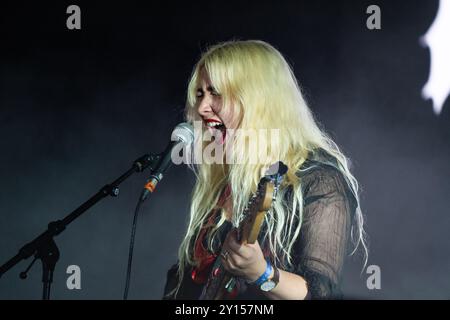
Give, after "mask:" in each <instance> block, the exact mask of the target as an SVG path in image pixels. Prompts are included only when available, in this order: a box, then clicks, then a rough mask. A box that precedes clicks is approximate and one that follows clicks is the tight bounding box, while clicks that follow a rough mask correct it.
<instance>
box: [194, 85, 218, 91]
mask: <svg viewBox="0 0 450 320" xmlns="http://www.w3.org/2000/svg"><path fill="white" fill-rule="evenodd" d="M206 90H207V91H209V92H217V90H216V89H215V88H214V87H213V86H208V87H207V88H206ZM198 91H201V92H203V88H198V89H197V92H198Z"/></svg>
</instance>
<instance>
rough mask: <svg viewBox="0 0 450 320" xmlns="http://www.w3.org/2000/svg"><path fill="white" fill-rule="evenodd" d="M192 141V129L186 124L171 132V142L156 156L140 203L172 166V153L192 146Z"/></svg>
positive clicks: (179, 125)
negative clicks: (156, 158) (180, 148)
mask: <svg viewBox="0 0 450 320" xmlns="http://www.w3.org/2000/svg"><path fill="white" fill-rule="evenodd" d="M193 141H194V129H193V128H192V125H190V124H189V123H187V122H182V123H179V124H178V125H177V126H176V127H175V129H174V130H173V131H172V136H171V141H170V143H169V144H168V145H167V147H166V148H165V150H164V151H163V152H162V153H160V154H159V155H158V160H157V162H156V165H155V166H154V167H153V168H152V174H151V175H150V178H149V179H148V181H147V183H146V184H145V186H144V190H142V194H141V201H144V200H145V199H146V198H147V197H148V196H149V194H150V193H152V192H153V191H155V189H156V185H157V184H158V183H159V182H160V181H161V180H162V178H163V176H164V173H165V172H166V171H167V169H169V168H170V167H171V166H172V163H173V162H172V151H175V150H179V149H178V147H179V146H181V147H184V146H188V145H190V144H192V142H193Z"/></svg>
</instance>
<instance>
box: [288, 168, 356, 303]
mask: <svg viewBox="0 0 450 320" xmlns="http://www.w3.org/2000/svg"><path fill="white" fill-rule="evenodd" d="M302 179H303V180H302V183H303V188H304V191H303V195H304V211H303V221H302V226H301V229H300V235H299V238H298V239H297V242H296V246H295V249H294V250H295V255H296V256H297V259H296V260H297V261H296V263H295V265H296V270H295V273H297V274H299V275H301V276H302V277H303V278H304V279H305V280H306V282H307V286H308V295H307V298H309V299H336V298H341V291H340V276H341V270H342V266H343V263H344V258H345V255H346V252H347V243H348V240H349V236H350V228H351V221H352V216H353V212H354V210H355V208H356V207H355V203H356V202H355V201H354V197H353V195H352V194H351V192H350V189H349V187H348V184H347V182H346V180H345V178H344V176H343V175H342V173H341V172H340V171H338V170H337V169H336V168H334V167H332V166H327V165H323V166H320V167H317V168H315V169H313V170H311V171H310V172H308V173H307V174H305V175H304V176H303V178H302Z"/></svg>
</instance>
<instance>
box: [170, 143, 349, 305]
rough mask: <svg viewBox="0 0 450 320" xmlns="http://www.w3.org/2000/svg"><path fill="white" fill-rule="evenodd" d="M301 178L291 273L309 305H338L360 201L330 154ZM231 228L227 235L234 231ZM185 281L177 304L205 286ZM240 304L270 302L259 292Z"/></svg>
mask: <svg viewBox="0 0 450 320" xmlns="http://www.w3.org/2000/svg"><path fill="white" fill-rule="evenodd" d="M298 175H299V176H300V178H301V179H302V180H301V181H302V191H303V197H304V209H303V210H304V212H303V222H302V226H301V229H300V234H299V237H298V238H297V240H296V242H295V244H294V247H293V259H294V260H293V261H294V267H292V268H289V269H285V270H286V271H289V272H293V273H296V274H298V275H300V276H302V277H303V278H304V279H305V280H306V282H307V286H308V295H307V299H338V298H341V297H342V294H341V290H340V282H341V281H340V280H341V273H342V266H343V263H344V258H345V256H346V253H347V252H348V251H347V249H348V243H349V237H350V230H351V226H352V221H353V219H354V215H355V210H356V206H357V203H356V199H355V197H354V196H353V194H352V193H351V191H350V188H349V185H348V182H347V180H346V178H345V176H344V175H343V174H342V173H341V172H340V171H339V170H338V169H337V164H336V161H335V159H334V158H332V157H331V156H329V155H328V154H326V153H324V152H315V153H314V156H311V157H309V158H308V159H307V161H305V162H304V164H303V165H302V167H301V168H300V170H299V171H298ZM230 227H231V223H229V222H228V223H227V222H226V223H225V224H224V225H222V226H221V228H224V232H223V234H226V232H227V231H228V230H229V229H230ZM176 270H177V264H175V265H173V266H172V267H171V268H170V270H169V271H168V273H167V281H166V285H165V289H164V297H163V299H173V298H174V297H173V296H166V295H167V293H168V292H170V291H171V290H172V289H173V288H174V287H175V286H176V284H177V282H176V281H177V277H176ZM190 271H191V269H190V268H187V269H186V270H185V277H184V279H183V282H182V286H181V288H180V290H179V292H178V294H177V297H176V299H197V298H198V297H199V296H200V293H201V290H202V285H199V284H196V283H194V282H193V281H192V279H191V278H190V276H191V272H190ZM237 299H249V300H252V299H258V300H265V299H267V298H266V297H265V296H264V295H263V294H262V293H261V292H260V291H259V289H257V288H254V287H252V286H249V287H247V289H246V290H245V292H243V293H241V294H240V295H239V296H238V297H237Z"/></svg>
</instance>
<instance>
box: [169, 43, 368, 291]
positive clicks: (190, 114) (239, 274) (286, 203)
mask: <svg viewBox="0 0 450 320" xmlns="http://www.w3.org/2000/svg"><path fill="white" fill-rule="evenodd" d="M186 115H187V119H188V121H189V122H194V121H201V122H202V124H203V130H205V131H208V132H210V133H212V134H213V135H214V136H215V137H216V139H215V141H214V142H215V143H218V144H220V145H223V146H225V150H226V151H225V154H224V156H223V158H225V157H226V156H229V157H228V158H227V161H223V162H222V163H206V162H203V163H200V164H198V165H197V166H196V168H195V171H196V177H197V181H196V185H195V189H194V192H193V195H192V201H191V209H190V216H189V223H188V226H187V231H186V233H185V236H184V239H183V241H182V243H181V245H180V247H179V251H178V261H177V263H176V264H175V265H174V266H173V267H172V268H171V269H170V270H169V271H168V274H167V282H166V286H165V292H164V299H198V298H199V296H200V295H201V293H202V289H203V287H204V286H205V283H206V281H207V278H208V276H209V274H210V272H211V268H212V265H213V264H214V261H215V260H216V259H222V261H221V262H222V265H223V267H224V268H225V269H226V270H227V271H228V272H230V273H231V274H232V275H234V276H235V278H236V279H237V281H238V282H239V284H240V285H239V286H236V287H237V288H239V290H238V292H236V291H233V292H232V294H231V293H230V296H229V297H227V298H234V299H333V298H339V297H341V292H340V279H341V272H342V266H343V262H344V258H345V256H346V255H347V254H348V253H349V247H350V241H349V240H352V242H353V246H352V247H353V248H354V250H353V252H355V250H356V249H357V248H358V246H361V247H362V249H363V251H364V255H365V257H366V259H367V248H366V244H365V240H364V230H363V217H362V213H361V209H360V206H359V196H358V183H357V181H356V179H355V178H354V176H353V175H352V173H351V172H350V170H349V165H348V162H347V158H346V157H345V155H344V154H343V153H342V152H341V151H340V149H339V148H338V146H337V145H336V144H335V143H334V142H333V141H332V139H331V138H330V137H329V136H328V135H327V134H326V133H325V132H324V131H323V130H322V129H321V128H320V126H319V125H318V123H317V122H316V121H315V119H314V117H313V115H312V112H311V110H310V109H309V108H308V106H307V105H306V103H305V101H304V99H303V97H302V94H301V91H300V88H299V85H298V83H297V81H296V79H295V76H294V73H293V72H292V70H291V68H290V66H289V65H288V63H287V62H286V60H285V59H284V57H283V56H282V55H281V53H280V52H279V51H277V50H276V49H275V48H274V47H272V46H271V45H269V44H267V43H265V42H263V41H230V42H226V43H221V44H218V45H215V46H213V47H211V48H210V49H209V50H208V51H207V52H206V53H204V54H203V55H202V57H201V59H200V61H199V62H198V63H197V64H196V66H195V68H194V71H193V74H192V77H191V79H190V82H189V86H188V96H187V107H186ZM274 129H275V130H277V132H278V135H277V137H278V138H277V139H276V140H275V141H273V140H270V139H268V138H267V141H266V142H267V143H265V144H264V143H263V144H259V145H258V146H259V148H263V149H264V150H258V152H261V151H264V152H265V153H266V154H267V155H268V158H269V159H270V160H271V161H272V162H275V161H278V160H280V161H282V162H283V163H284V164H286V166H287V167H288V168H289V169H288V172H287V173H286V175H285V177H284V180H283V182H282V184H281V186H280V188H279V190H278V193H277V197H276V199H275V200H274V201H273V203H272V208H271V209H270V210H269V212H268V213H267V214H266V216H265V218H264V221H263V225H262V229H261V232H260V235H259V238H258V241H256V242H255V243H253V244H247V243H246V244H242V245H240V244H239V242H238V241H237V239H236V232H235V229H234V228H233V227H236V226H238V224H239V222H240V221H241V218H242V216H241V215H242V212H243V211H244V208H245V207H246V204H247V203H248V201H249V198H250V196H251V195H252V193H253V192H255V190H256V187H257V184H258V181H259V179H260V178H261V173H262V172H264V169H265V168H267V165H268V163H267V162H266V163H258V162H256V163H255V161H252V157H253V156H254V153H253V152H249V151H248V150H247V149H246V148H244V147H243V144H242V143H241V144H239V143H237V140H236V139H234V137H235V136H234V135H233V133H232V132H236V131H237V130H244V131H245V130H247V131H251V132H258V130H274ZM261 136H263V135H260V136H259V137H261ZM218 137H219V138H218ZM262 139H264V138H262ZM261 146H262V147H261ZM230 150H232V152H231V151H230ZM226 153H230V154H226ZM271 161H269V162H271ZM220 252H222V254H220ZM353 252H352V253H353ZM268 284H270V285H268Z"/></svg>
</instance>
